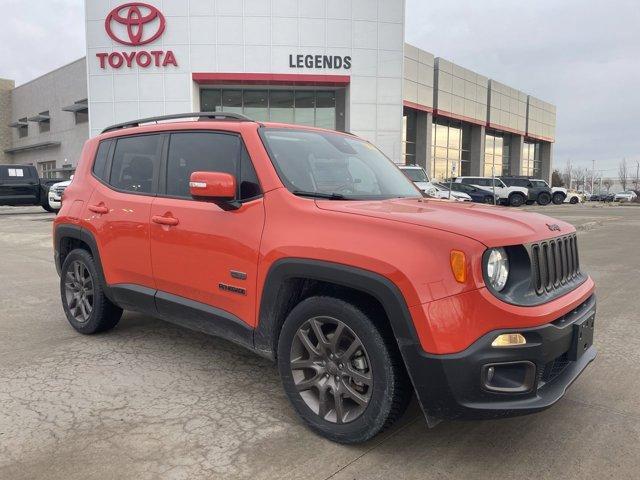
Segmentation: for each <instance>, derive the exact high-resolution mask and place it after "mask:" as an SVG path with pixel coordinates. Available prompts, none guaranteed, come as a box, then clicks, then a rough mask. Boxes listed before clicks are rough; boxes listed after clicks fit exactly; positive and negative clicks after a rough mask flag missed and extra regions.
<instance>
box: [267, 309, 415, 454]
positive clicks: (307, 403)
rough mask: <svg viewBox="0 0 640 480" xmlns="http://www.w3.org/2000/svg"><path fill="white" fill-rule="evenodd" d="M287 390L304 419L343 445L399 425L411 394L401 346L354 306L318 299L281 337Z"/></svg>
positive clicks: (293, 316) (292, 318) (297, 313)
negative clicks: (398, 419) (399, 419)
mask: <svg viewBox="0 0 640 480" xmlns="http://www.w3.org/2000/svg"><path fill="white" fill-rule="evenodd" d="M278 368H279V370H280V376H281V377H282V383H283V385H284V390H285V392H286V394H287V396H288V397H289V400H290V401H291V403H292V404H293V407H294V408H295V409H296V411H297V412H298V414H299V415H300V417H302V419H303V420H304V421H305V422H306V423H307V425H309V427H311V428H312V429H313V430H314V431H316V432H317V433H319V434H321V435H323V436H324V437H327V438H328V439H330V440H333V441H336V442H340V443H357V442H364V441H366V440H368V439H370V438H372V437H373V436H375V435H376V434H378V433H380V432H381V431H382V430H384V429H385V428H387V427H388V426H390V425H391V424H393V422H394V421H395V420H396V419H397V418H399V417H400V416H401V415H402V414H403V413H404V411H405V409H406V407H407V405H408V402H409V400H410V398H411V389H410V383H409V381H408V378H407V374H406V372H405V370H404V366H403V364H402V361H401V359H400V357H399V353H398V352H397V349H396V348H394V345H393V344H392V343H391V341H390V340H389V339H387V338H385V337H384V336H383V335H382V334H381V333H380V331H379V329H378V328H377V327H376V325H375V324H374V323H373V322H372V321H371V319H370V318H369V317H368V316H367V315H366V314H365V313H363V311H361V310H360V309H359V308H357V307H356V306H355V305H352V304H350V303H347V302H345V301H343V300H339V299H336V298H331V297H311V298H308V299H306V300H304V301H302V302H301V303H300V304H298V305H297V306H296V307H295V308H294V309H293V310H292V311H291V313H290V314H289V316H288V317H287V319H286V321H285V323H284V325H283V327H282V332H281V334H280V338H279V341H278Z"/></svg>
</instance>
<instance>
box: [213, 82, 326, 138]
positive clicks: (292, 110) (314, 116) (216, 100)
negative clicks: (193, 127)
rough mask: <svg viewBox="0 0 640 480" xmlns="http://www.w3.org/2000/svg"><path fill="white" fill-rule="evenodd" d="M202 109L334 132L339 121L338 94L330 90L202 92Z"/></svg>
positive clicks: (222, 90)
mask: <svg viewBox="0 0 640 480" xmlns="http://www.w3.org/2000/svg"><path fill="white" fill-rule="evenodd" d="M200 109H201V110H202V111H205V112H219V111H223V112H232V113H241V114H244V115H247V116H248V117H250V118H252V119H254V120H257V121H273V122H281V123H297V124H300V125H308V126H316V127H321V128H328V129H331V130H334V129H335V128H336V122H337V113H336V92H335V91H329V90H280V89H274V90H267V89H246V90H240V89H203V90H201V91H200Z"/></svg>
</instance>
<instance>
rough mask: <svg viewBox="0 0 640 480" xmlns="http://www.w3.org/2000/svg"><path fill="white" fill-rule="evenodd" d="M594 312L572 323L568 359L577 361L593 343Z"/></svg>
mask: <svg viewBox="0 0 640 480" xmlns="http://www.w3.org/2000/svg"><path fill="white" fill-rule="evenodd" d="M595 321H596V313H595V312H593V313H591V314H589V315H587V316H586V317H584V318H582V319H580V320H578V321H577V322H576V323H574V324H573V341H572V342H571V348H570V349H569V352H568V357H569V360H571V361H574V362H575V361H577V360H579V359H580V357H582V354H583V353H584V352H586V351H587V350H589V347H591V345H593V332H594V327H595Z"/></svg>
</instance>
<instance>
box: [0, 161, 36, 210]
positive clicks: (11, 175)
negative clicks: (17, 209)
mask: <svg viewBox="0 0 640 480" xmlns="http://www.w3.org/2000/svg"><path fill="white" fill-rule="evenodd" d="M0 185H2V187H0V188H1V190H0V197H1V198H2V200H1V201H2V202H3V203H6V204H7V205H37V204H38V203H39V201H40V180H39V179H38V176H37V172H36V170H35V168H29V167H24V166H19V165H16V166H13V165H4V166H2V167H0Z"/></svg>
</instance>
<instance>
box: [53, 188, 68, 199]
mask: <svg viewBox="0 0 640 480" xmlns="http://www.w3.org/2000/svg"><path fill="white" fill-rule="evenodd" d="M66 188H67V187H55V188H54V189H53V193H55V194H56V195H57V196H59V197H61V196H62V194H63V193H64V191H65V190H66Z"/></svg>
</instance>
